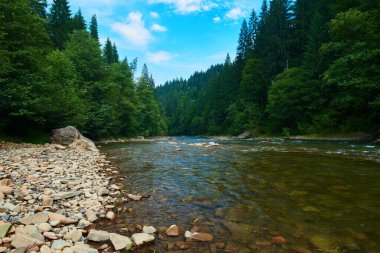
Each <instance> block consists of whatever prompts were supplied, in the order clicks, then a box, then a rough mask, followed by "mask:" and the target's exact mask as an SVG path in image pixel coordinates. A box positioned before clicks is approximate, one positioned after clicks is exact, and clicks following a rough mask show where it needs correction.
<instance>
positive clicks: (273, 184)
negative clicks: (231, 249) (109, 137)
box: [103, 138, 380, 253]
mask: <svg viewBox="0 0 380 253" xmlns="http://www.w3.org/2000/svg"><path fill="white" fill-rule="evenodd" d="M210 141H212V140H208V139H207V140H206V139H197V138H173V139H171V140H170V141H169V140H168V141H158V142H140V143H136V142H131V143H123V144H110V145H106V146H105V147H103V151H105V152H107V153H109V154H110V156H111V157H114V160H115V162H116V163H117V164H118V165H119V166H120V168H121V169H122V172H123V174H124V176H125V177H126V178H127V181H126V187H127V189H128V190H129V192H131V193H141V194H146V195H151V196H152V197H151V198H150V199H149V200H146V201H141V202H135V203H133V204H132V205H133V207H134V208H135V209H138V212H137V213H134V214H133V215H131V217H130V219H131V220H133V222H134V223H142V224H144V223H147V222H149V223H150V224H152V225H155V226H157V227H160V226H169V225H171V224H178V225H181V226H182V227H184V228H185V229H190V228H191V224H192V221H193V220H194V219H200V220H202V222H203V224H206V225H207V227H208V229H209V230H210V232H211V233H213V234H214V235H215V237H216V241H223V242H231V241H232V242H234V243H235V244H236V245H239V246H240V247H241V248H244V249H248V252H249V251H252V252H272V251H269V250H268V248H267V247H265V245H266V243H267V242H268V241H269V242H273V240H276V239H273V238H276V237H278V236H281V237H282V238H283V239H286V241H287V242H288V243H287V244H286V246H284V245H282V246H281V248H280V249H281V251H275V252H301V250H305V251H304V252H307V251H306V250H310V251H312V252H321V251H322V252H324V251H325V252H331V251H333V250H336V252H370V253H375V252H380V147H379V146H372V145H366V144H360V143H350V142H302V141H297V142H283V141H281V140H273V141H219V144H220V145H219V146H212V147H208V148H206V147H204V146H201V145H194V144H195V143H202V142H210ZM214 141H215V142H218V141H217V140H214ZM132 216H133V217H132ZM126 219H128V217H126ZM128 222H129V221H128ZM270 249H271V250H273V247H271V248H270ZM277 250H278V249H277ZM297 250H298V251H297ZM310 251H309V252H310Z"/></svg>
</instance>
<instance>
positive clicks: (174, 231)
mask: <svg viewBox="0 0 380 253" xmlns="http://www.w3.org/2000/svg"><path fill="white" fill-rule="evenodd" d="M180 234H181V230H180V229H179V227H178V226H177V225H171V226H170V228H168V229H167V230H166V235H167V236H179V235H180Z"/></svg>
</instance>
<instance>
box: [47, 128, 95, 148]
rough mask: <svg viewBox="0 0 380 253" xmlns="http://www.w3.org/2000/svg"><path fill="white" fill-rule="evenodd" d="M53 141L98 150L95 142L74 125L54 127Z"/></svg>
mask: <svg viewBox="0 0 380 253" xmlns="http://www.w3.org/2000/svg"><path fill="white" fill-rule="evenodd" d="M52 133H53V135H52V137H51V139H50V140H51V142H52V143H53V144H61V145H69V146H70V147H72V148H78V149H87V150H93V151H97V150H98V149H97V148H96V146H95V144H94V143H93V142H92V141H91V140H90V139H88V138H86V137H84V136H83V135H81V133H80V132H79V131H78V130H77V129H76V128H75V127H73V126H67V127H64V128H59V129H54V130H53V131H52Z"/></svg>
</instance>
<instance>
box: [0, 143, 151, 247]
mask: <svg viewBox="0 0 380 253" xmlns="http://www.w3.org/2000/svg"><path fill="white" fill-rule="evenodd" d="M117 175H119V170H118V168H116V167H114V166H113V165H112V164H111V162H110V161H109V160H108V159H107V157H106V156H105V155H104V154H103V153H101V152H100V151H90V150H85V149H75V148H70V147H66V146H62V145H57V144H45V145H37V144H16V143H5V142H0V217H1V218H2V220H3V221H0V252H9V251H10V250H11V249H16V250H17V251H16V252H26V251H27V252H42V253H45V252H46V253H47V252H67V253H70V252H73V253H79V252H81V253H82V252H89V253H92V252H99V251H102V252H119V250H122V249H123V250H125V249H130V248H135V247H136V246H135V245H138V246H139V245H142V244H143V243H144V241H145V242H148V241H149V240H150V241H152V240H154V239H155V238H154V236H153V235H151V234H148V233H136V234H138V235H137V236H134V235H132V240H131V239H130V238H129V237H127V236H125V235H126V231H125V232H124V233H123V230H122V229H118V230H115V229H113V230H112V231H106V230H105V231H103V230H102V227H104V224H105V223H114V222H116V220H117V216H118V214H117V213H119V212H122V211H125V210H124V209H125V203H127V202H128V201H129V200H128V198H127V193H126V192H125V189H124V183H123V179H124V178H122V177H120V176H117ZM123 208H124V209H123ZM98 250H99V251H98Z"/></svg>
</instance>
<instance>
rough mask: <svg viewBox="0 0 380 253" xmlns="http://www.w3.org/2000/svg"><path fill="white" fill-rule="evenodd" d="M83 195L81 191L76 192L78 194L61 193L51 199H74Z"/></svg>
mask: <svg viewBox="0 0 380 253" xmlns="http://www.w3.org/2000/svg"><path fill="white" fill-rule="evenodd" d="M81 194H82V192H81V191H76V192H60V193H57V194H54V195H52V196H51V198H52V199H53V200H63V199H70V198H74V197H76V196H79V195H81Z"/></svg>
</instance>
